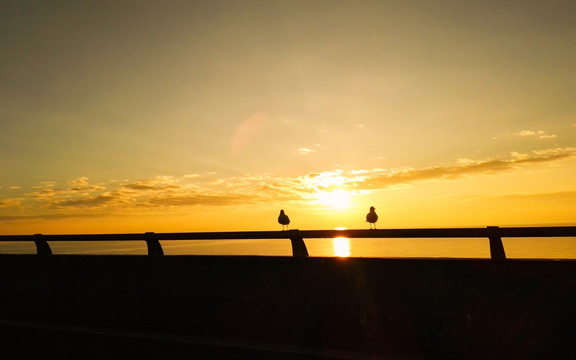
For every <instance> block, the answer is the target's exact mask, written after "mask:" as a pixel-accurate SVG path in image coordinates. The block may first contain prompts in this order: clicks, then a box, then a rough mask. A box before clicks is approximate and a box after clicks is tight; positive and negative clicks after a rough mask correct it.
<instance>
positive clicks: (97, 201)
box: [52, 195, 114, 208]
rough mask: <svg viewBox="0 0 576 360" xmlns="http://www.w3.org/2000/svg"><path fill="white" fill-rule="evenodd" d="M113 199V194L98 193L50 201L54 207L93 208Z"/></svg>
mask: <svg viewBox="0 0 576 360" xmlns="http://www.w3.org/2000/svg"><path fill="white" fill-rule="evenodd" d="M113 200H114V197H113V196H110V195H98V196H89V197H85V198H80V199H67V200H60V201H55V202H53V203H52V206H53V207H55V208H65V207H74V208H93V207H99V206H102V205H105V204H106V203H109V202H111V201H113Z"/></svg>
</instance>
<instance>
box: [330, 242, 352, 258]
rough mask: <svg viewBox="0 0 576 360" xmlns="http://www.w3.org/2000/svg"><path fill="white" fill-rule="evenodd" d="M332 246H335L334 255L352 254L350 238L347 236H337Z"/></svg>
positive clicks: (345, 255) (346, 255)
mask: <svg viewBox="0 0 576 360" xmlns="http://www.w3.org/2000/svg"><path fill="white" fill-rule="evenodd" d="M332 246H333V247H334V256H340V257H348V256H350V239H348V238H346V237H336V238H334V239H332Z"/></svg>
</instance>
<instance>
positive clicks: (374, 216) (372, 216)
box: [366, 206, 378, 230]
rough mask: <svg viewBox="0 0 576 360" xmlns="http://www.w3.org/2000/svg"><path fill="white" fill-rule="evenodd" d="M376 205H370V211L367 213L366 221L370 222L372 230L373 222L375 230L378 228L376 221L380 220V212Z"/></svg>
mask: <svg viewBox="0 0 576 360" xmlns="http://www.w3.org/2000/svg"><path fill="white" fill-rule="evenodd" d="M374 210H376V209H375V208H374V206H370V212H369V213H368V214H366V222H369V223H370V230H372V224H374V230H376V221H378V214H376V211H374Z"/></svg>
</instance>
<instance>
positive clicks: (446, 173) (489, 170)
mask: <svg viewBox="0 0 576 360" xmlns="http://www.w3.org/2000/svg"><path fill="white" fill-rule="evenodd" d="M573 157H576V148H571V147H569V148H554V149H548V150H541V151H533V152H531V153H523V154H520V153H516V152H515V153H512V158H511V159H507V160H501V159H492V160H477V161H475V160H470V159H466V160H465V161H463V160H460V161H459V162H458V163H457V164H456V165H452V166H435V167H428V168H421V169H415V168H403V169H392V170H387V169H385V170H375V171H373V172H372V173H368V174H365V175H364V178H363V180H361V181H359V182H355V186H356V187H366V188H368V189H383V188H387V187H389V186H392V185H398V184H407V183H413V182H416V181H424V180H440V179H458V178H462V177H464V176H473V175H485V174H496V173H500V172H504V171H511V170H517V169H519V168H521V167H522V166H527V165H531V164H543V163H552V162H556V161H560V160H564V159H568V158H573Z"/></svg>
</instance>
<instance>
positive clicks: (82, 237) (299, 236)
mask: <svg viewBox="0 0 576 360" xmlns="http://www.w3.org/2000/svg"><path fill="white" fill-rule="evenodd" d="M569 236H576V226H554V227H498V226H488V227H486V228H432V229H382V230H288V231H233V232H187V233H154V232H147V233H139V234H79V235H41V234H35V235H0V242H6V241H33V242H34V243H35V245H36V250H37V254H38V255H52V250H51V248H50V245H49V243H48V242H51V241H146V245H147V247H148V255H164V250H163V249H162V245H161V244H160V240H247V239H251V240H253V239H255V240H266V239H289V240H290V242H291V244H292V255H293V256H296V257H306V256H308V249H307V248H306V244H305V243H304V239H327V238H336V237H346V238H488V240H489V245H490V257H491V259H492V260H506V252H505V251H504V246H503V244H502V238H503V237H569Z"/></svg>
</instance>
